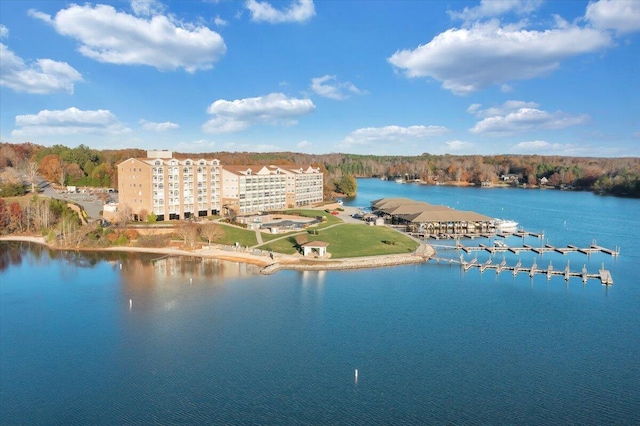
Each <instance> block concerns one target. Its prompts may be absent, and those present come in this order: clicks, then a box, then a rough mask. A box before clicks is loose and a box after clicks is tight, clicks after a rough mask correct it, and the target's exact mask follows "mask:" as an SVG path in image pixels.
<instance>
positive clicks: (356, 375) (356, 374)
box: [355, 368, 358, 384]
mask: <svg viewBox="0 0 640 426" xmlns="http://www.w3.org/2000/svg"><path fill="white" fill-rule="evenodd" d="M355 380H356V384H357V383H358V369H357V368H356V373H355Z"/></svg>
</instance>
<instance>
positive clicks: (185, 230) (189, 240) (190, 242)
mask: <svg viewBox="0 0 640 426" xmlns="http://www.w3.org/2000/svg"><path fill="white" fill-rule="evenodd" d="M199 229H200V227H199V226H198V225H196V224H195V223H191V222H188V223H185V224H182V225H180V226H179V227H178V228H177V230H176V231H177V232H178V235H180V236H181V237H182V238H183V239H184V246H185V247H187V248H193V247H194V246H195V244H196V237H197V236H198V231H199Z"/></svg>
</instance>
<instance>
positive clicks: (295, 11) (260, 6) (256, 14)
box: [245, 0, 316, 24]
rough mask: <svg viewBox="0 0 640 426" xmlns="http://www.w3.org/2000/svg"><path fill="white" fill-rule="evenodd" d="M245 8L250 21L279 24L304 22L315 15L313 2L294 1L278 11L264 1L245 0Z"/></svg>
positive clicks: (307, 0) (311, 0)
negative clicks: (249, 15) (248, 13)
mask: <svg viewBox="0 0 640 426" xmlns="http://www.w3.org/2000/svg"><path fill="white" fill-rule="evenodd" d="M245 7H246V8H247V9H248V10H249V12H251V20H252V21H255V22H269V23H271V24H279V23H284V22H305V21H308V20H309V19H311V18H313V16H314V15H315V14H316V10H315V7H314V5H313V0H294V1H292V2H291V5H290V6H289V7H288V8H286V9H285V10H278V9H276V8H274V7H273V6H271V4H270V3H268V2H266V1H256V0H247V2H245Z"/></svg>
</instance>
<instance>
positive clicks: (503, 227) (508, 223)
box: [493, 219, 518, 232]
mask: <svg viewBox="0 0 640 426" xmlns="http://www.w3.org/2000/svg"><path fill="white" fill-rule="evenodd" d="M493 226H495V228H496V229H497V230H498V231H503V232H512V231H516V230H517V229H518V222H516V221H514V220H507V219H495V220H494V221H493Z"/></svg>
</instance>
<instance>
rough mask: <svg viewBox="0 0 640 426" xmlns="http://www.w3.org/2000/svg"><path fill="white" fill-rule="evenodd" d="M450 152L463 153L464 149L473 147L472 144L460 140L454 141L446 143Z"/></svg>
mask: <svg viewBox="0 0 640 426" xmlns="http://www.w3.org/2000/svg"><path fill="white" fill-rule="evenodd" d="M445 144H446V145H447V147H448V148H449V150H451V151H462V150H463V149H468V148H471V147H472V146H473V144H472V143H469V142H463V141H459V140H453V141H449V142H446V143H445Z"/></svg>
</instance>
